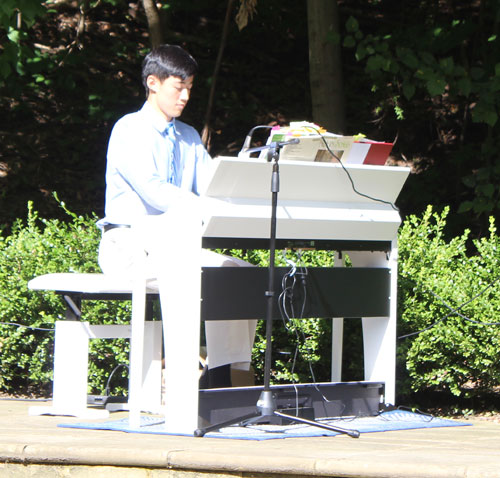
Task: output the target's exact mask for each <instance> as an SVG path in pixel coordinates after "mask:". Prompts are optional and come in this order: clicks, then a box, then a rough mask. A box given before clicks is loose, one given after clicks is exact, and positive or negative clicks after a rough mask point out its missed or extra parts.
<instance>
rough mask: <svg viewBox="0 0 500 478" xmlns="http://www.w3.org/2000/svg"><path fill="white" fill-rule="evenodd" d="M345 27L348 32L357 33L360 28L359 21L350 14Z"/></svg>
mask: <svg viewBox="0 0 500 478" xmlns="http://www.w3.org/2000/svg"><path fill="white" fill-rule="evenodd" d="M345 27H346V30H347V31H348V32H350V33H355V32H357V31H358V30H359V22H358V21H357V20H356V19H355V18H354V17H353V16H350V17H349V18H348V19H347V22H346V24H345Z"/></svg>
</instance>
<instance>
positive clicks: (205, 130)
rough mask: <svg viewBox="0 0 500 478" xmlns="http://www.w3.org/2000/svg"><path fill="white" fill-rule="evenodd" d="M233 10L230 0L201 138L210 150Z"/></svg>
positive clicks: (231, 0)
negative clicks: (215, 101) (216, 96)
mask: <svg viewBox="0 0 500 478" xmlns="http://www.w3.org/2000/svg"><path fill="white" fill-rule="evenodd" d="M232 10H233V0H228V2H227V7H226V17H225V19H224V26H223V28H222V35H221V40H220V44H219V52H218V54H217V59H216V61H215V67H214V72H213V75H212V84H211V85H210V94H209V95H208V104H207V110H206V113H205V124H204V125H203V131H202V133H201V140H202V141H203V144H204V145H205V147H206V148H207V151H210V121H211V116H212V109H213V105H214V98H215V85H216V83H217V78H218V77H219V70H220V67H221V64H222V56H223V54H224V48H225V46H226V39H227V32H228V30H229V22H230V19H231V12H232Z"/></svg>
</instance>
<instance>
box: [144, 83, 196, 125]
mask: <svg viewBox="0 0 500 478" xmlns="http://www.w3.org/2000/svg"><path fill="white" fill-rule="evenodd" d="M193 80H194V77H193V76H190V77H189V78H186V79H185V80H183V79H182V78H180V77H178V76H169V77H168V78H166V79H165V80H163V81H160V79H159V78H158V77H156V76H154V75H149V76H148V78H147V84H148V87H149V97H148V101H149V102H150V103H151V104H152V105H153V107H154V108H155V109H156V110H157V111H158V112H159V113H161V114H162V115H163V116H164V117H165V119H166V120H167V121H171V120H172V118H177V117H179V116H180V115H181V114H182V111H183V110H184V107H185V106H186V104H187V102H188V101H189V96H190V94H191V88H192V87H193Z"/></svg>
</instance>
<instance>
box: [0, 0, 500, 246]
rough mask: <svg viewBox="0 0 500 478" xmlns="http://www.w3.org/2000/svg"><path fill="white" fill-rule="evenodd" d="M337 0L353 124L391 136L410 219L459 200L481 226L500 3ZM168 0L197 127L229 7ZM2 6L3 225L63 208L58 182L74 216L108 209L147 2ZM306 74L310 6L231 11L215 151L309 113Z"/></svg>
mask: <svg viewBox="0 0 500 478" xmlns="http://www.w3.org/2000/svg"><path fill="white" fill-rule="evenodd" d="M237 4H238V2H235V10H234V11H236V7H237ZM338 4H339V9H340V37H339V38H338V39H337V40H338V41H340V42H341V43H342V45H343V49H342V55H343V70H344V80H345V81H344V82H345V85H344V89H345V98H346V105H347V109H346V120H347V128H346V133H347V134H356V133H358V132H362V133H364V134H366V135H367V136H368V137H369V138H372V139H376V140H388V141H395V147H394V149H393V158H392V160H393V162H394V163H396V164H408V165H410V166H412V168H413V172H414V174H412V176H411V177H410V179H409V181H408V182H407V184H406V185H405V188H404V190H403V192H402V194H401V197H400V198H399V201H398V205H399V207H400V208H401V211H402V214H403V216H406V215H407V214H408V213H420V212H423V211H424V210H425V207H426V205H427V204H434V205H435V206H437V207H438V208H442V207H444V206H448V205H449V206H450V207H451V211H452V214H451V215H450V218H449V225H450V228H451V229H450V234H455V233H459V232H460V231H461V230H463V228H464V227H466V226H468V227H471V228H472V229H473V232H474V235H475V236H480V235H482V234H484V233H485V232H486V231H487V217H488V215H490V214H495V213H497V212H498V197H499V190H498V179H499V176H500V165H499V161H498V152H497V148H496V147H495V144H496V139H497V138H498V131H499V130H498V122H497V121H496V119H497V117H498V101H499V100H498V99H497V97H498V94H495V93H497V92H498V88H500V67H499V64H500V53H499V49H498V48H497V47H498V40H497V37H496V34H497V31H498V24H499V11H500V8H499V1H498V0H483V1H473V2H465V1H463V2H456V1H453V2H452V1H445V0H442V1H435V0H426V1H424V2H397V1H392V0H385V1H378V0H370V1H359V0H339V2H338ZM41 5H43V7H42V6H41ZM159 5H160V6H161V10H160V12H161V15H162V21H163V29H164V32H165V41H166V42H170V43H178V44H181V45H183V46H185V47H186V48H187V49H188V50H189V51H190V52H191V53H192V54H193V55H194V56H195V57H196V58H197V59H198V61H199V63H200V73H199V75H198V77H197V79H196V88H195V90H194V93H193V97H192V99H191V102H190V104H189V106H188V108H187V110H186V112H185V114H184V116H183V119H184V120H185V121H187V122H189V123H191V124H193V125H194V126H195V127H196V128H197V129H198V130H200V131H201V129H202V127H203V122H204V117H205V109H206V106H207V97H208V93H209V89H210V85H211V81H212V73H213V68H214V62H215V59H216V56H217V52H218V48H219V42H220V37H221V32H222V24H223V19H224V16H225V9H226V2H221V1H220V0H196V1H190V2H184V1H181V0H172V1H168V2H167V1H163V2H159ZM84 7H85V29H80V30H79V28H78V21H79V19H80V11H81V9H82V8H84ZM2 9H3V10H2V13H0V22H1V23H0V35H1V43H0V45H1V50H0V108H1V111H2V115H1V117H0V227H2V228H3V229H4V231H8V230H9V228H10V226H11V224H12V222H13V221H14V219H15V218H17V217H23V216H24V215H25V211H26V204H27V201H28V200H33V201H34V204H35V207H36V208H37V209H38V210H39V211H40V214H42V215H43V216H44V217H62V216H61V213H60V209H59V208H58V206H57V204H56V203H55V202H54V201H53V200H52V199H51V197H52V196H51V193H52V192H53V191H57V192H58V193H59V196H60V197H61V199H63V200H64V201H66V203H67V204H68V205H70V207H71V208H72V209H73V210H74V211H75V212H76V213H96V214H97V216H101V215H102V212H103V194H104V168H105V151H106V145H107V139H108V137H109V133H110V129H111V127H112V125H113V123H114V122H115V120H116V119H117V118H119V117H120V116H121V115H123V114H124V113H127V112H130V111H133V110H135V109H137V108H138V107H140V105H141V103H142V101H143V100H144V95H143V91H142V86H141V84H140V79H139V76H140V75H139V73H140V64H141V60H142V58H143V56H144V54H145V53H146V52H147V51H148V50H149V36H148V27H147V22H146V18H145V14H144V10H143V8H142V5H141V3H140V2H135V3H134V2H130V3H129V2H126V1H125V0H101V1H97V2H91V1H85V2H84V1H82V2H80V1H76V0H67V1H52V2H50V1H47V2H45V3H43V4H42V2H40V0H25V1H24V2H22V3H16V2H15V1H14V0H5V1H4V2H3V4H2ZM18 9H19V10H18ZM19 11H20V12H21V14H22V15H21V16H19ZM37 13H38V14H39V16H36V14H37ZM232 18H234V13H233V17H232ZM354 19H355V22H356V23H354ZM16 25H17V26H16ZM19 26H20V27H21V28H17V27H19ZM332 41H335V38H334V37H333V36H332ZM402 47H404V48H405V50H401V48H402ZM398 48H399V49H398ZM411 55H413V57H412V56H411ZM450 65H451V66H450ZM410 67H411V68H410ZM308 75H309V72H308V39H307V11H306V2H305V1H303V0H290V1H288V2H280V1H260V2H257V13H256V14H255V15H254V16H253V18H252V19H251V20H250V21H249V24H248V25H247V26H246V27H245V28H244V29H243V30H241V31H239V30H238V28H237V26H236V22H234V20H232V22H231V25H230V28H229V31H228V38H227V43H226V48H225V51H224V56H223V62H222V66H221V71H220V74H219V77H218V79H217V88H216V96H215V104H214V111H213V114H212V121H211V127H212V128H211V141H210V151H211V154H212V155H213V156H216V155H219V154H229V155H234V154H235V153H236V152H237V151H238V150H239V148H240V146H241V144H242V142H243V139H244V137H245V135H246V133H247V132H248V130H249V129H250V128H251V127H253V126H254V125H256V124H268V123H270V122H277V123H280V124H287V123H289V122H290V121H293V120H312V119H313V118H312V117H311V106H310V104H311V101H310V92H309V76H308ZM467 85H468V87H466V86H467ZM412 91H413V93H411V92H412ZM410 93H411V94H410ZM485 105H486V106H485ZM471 112H472V113H471ZM474 114H475V115H476V119H475V120H474V118H473V115H474ZM457 212H458V213H457ZM455 213H457V214H455Z"/></svg>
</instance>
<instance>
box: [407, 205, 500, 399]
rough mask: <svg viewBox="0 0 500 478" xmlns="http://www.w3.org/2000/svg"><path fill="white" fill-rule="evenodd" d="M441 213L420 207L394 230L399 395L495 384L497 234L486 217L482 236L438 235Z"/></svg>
mask: <svg viewBox="0 0 500 478" xmlns="http://www.w3.org/2000/svg"><path fill="white" fill-rule="evenodd" d="M448 212H449V211H448V209H445V210H444V211H443V212H442V213H441V214H438V213H435V212H433V211H432V208H431V207H428V208H427V211H426V212H425V213H424V214H423V216H422V218H417V217H416V216H411V217H409V218H407V220H406V221H405V222H404V224H403V225H402V227H401V229H400V232H399V292H398V294H399V314H398V316H399V318H400V319H399V335H400V337H401V338H400V343H399V350H398V357H399V359H400V367H399V371H400V373H401V375H400V383H399V391H400V393H404V392H409V391H410V390H413V391H422V390H426V389H431V390H436V391H443V390H444V391H449V392H451V393H452V394H454V395H456V396H459V395H467V394H470V393H471V392H472V391H473V392H475V393H477V392H480V391H484V390H485V389H489V388H491V387H494V386H497V385H498V384H499V383H500V327H499V325H500V324H499V322H500V315H499V311H500V284H499V278H500V239H499V237H498V235H496V228H495V223H494V220H493V218H491V219H490V229H489V236H488V237H484V238H482V239H479V240H470V239H469V231H467V230H466V231H465V232H464V233H463V234H462V236H460V237H455V238H453V239H451V240H446V238H445V226H446V218H447V215H448ZM488 324H492V325H488ZM404 336H406V337H404Z"/></svg>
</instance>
